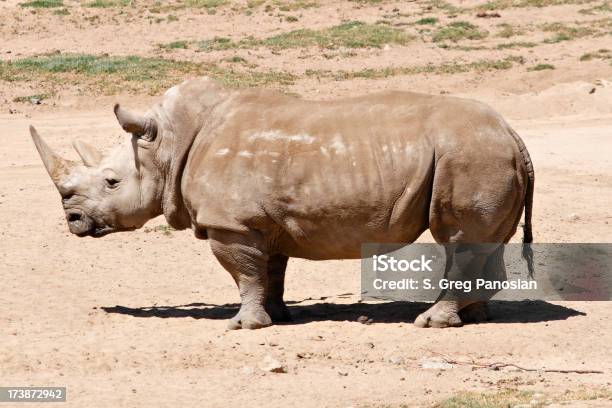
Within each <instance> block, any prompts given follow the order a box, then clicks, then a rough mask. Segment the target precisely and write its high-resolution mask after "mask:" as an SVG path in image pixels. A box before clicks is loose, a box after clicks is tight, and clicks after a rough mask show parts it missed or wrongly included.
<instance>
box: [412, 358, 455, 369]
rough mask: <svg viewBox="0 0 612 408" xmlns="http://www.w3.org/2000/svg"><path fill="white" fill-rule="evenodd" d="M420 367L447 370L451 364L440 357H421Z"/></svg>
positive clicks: (451, 366)
mask: <svg viewBox="0 0 612 408" xmlns="http://www.w3.org/2000/svg"><path fill="white" fill-rule="evenodd" d="M420 365H421V368H424V369H427V370H449V369H451V368H453V365H452V364H450V363H447V362H446V361H444V360H442V359H440V358H422V359H421V361H420Z"/></svg>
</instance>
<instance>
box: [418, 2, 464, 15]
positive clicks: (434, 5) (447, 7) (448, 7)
mask: <svg viewBox="0 0 612 408" xmlns="http://www.w3.org/2000/svg"><path fill="white" fill-rule="evenodd" d="M424 6H425V9H426V10H432V9H436V10H442V11H445V12H446V15H447V16H456V15H457V14H459V13H460V12H463V11H465V9H460V8H457V7H455V6H453V5H452V4H450V3H448V2H447V1H446V0H429V1H427V2H426V3H424Z"/></svg>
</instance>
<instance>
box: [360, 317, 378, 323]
mask: <svg viewBox="0 0 612 408" xmlns="http://www.w3.org/2000/svg"><path fill="white" fill-rule="evenodd" d="M357 321H358V322H359V323H361V324H372V323H374V319H370V318H369V317H368V316H359V317H358V318H357Z"/></svg>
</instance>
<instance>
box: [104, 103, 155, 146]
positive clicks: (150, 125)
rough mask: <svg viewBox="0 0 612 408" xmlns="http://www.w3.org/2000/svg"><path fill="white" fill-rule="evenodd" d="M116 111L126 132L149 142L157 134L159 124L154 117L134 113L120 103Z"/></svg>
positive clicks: (116, 106)
mask: <svg viewBox="0 0 612 408" xmlns="http://www.w3.org/2000/svg"><path fill="white" fill-rule="evenodd" d="M114 111H115V116H116V117H117V120H118V121H119V124H120V125H121V127H122V128H123V130H125V131H126V132H128V133H131V134H133V135H134V136H136V137H139V138H141V139H144V140H147V141H149V142H151V141H153V140H154V139H155V137H156V136H157V124H156V123H155V120H154V119H152V118H147V117H145V116H142V115H138V114H136V113H132V112H130V111H128V110H126V109H123V108H122V107H121V106H119V104H116V105H115V108H114Z"/></svg>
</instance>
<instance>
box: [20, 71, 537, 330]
mask: <svg viewBox="0 0 612 408" xmlns="http://www.w3.org/2000/svg"><path fill="white" fill-rule="evenodd" d="M114 113H115V115H116V118H117V120H118V122H119V124H120V125H121V127H122V128H123V129H124V130H125V131H126V132H128V133H130V134H131V137H129V138H126V140H125V142H124V143H123V144H120V145H118V146H116V147H115V148H114V149H113V150H112V151H110V152H109V153H108V154H107V155H102V154H101V153H99V152H98V151H97V150H96V149H95V148H94V147H92V146H90V145H88V144H86V143H84V142H80V141H76V142H75V143H74V147H75V149H76V151H77V152H78V154H79V155H80V157H81V158H82V161H83V163H82V164H77V163H76V162H71V161H68V160H65V159H63V158H61V157H59V156H58V155H57V154H55V153H54V152H53V151H52V150H51V149H50V148H49V146H48V145H47V144H46V143H45V142H44V141H43V139H42V138H41V137H40V136H39V135H38V133H37V131H36V130H35V129H34V128H33V127H30V132H31V135H32V138H33V140H34V143H35V145H36V147H37V149H38V152H39V153H40V156H41V158H42V161H43V163H44V165H45V167H46V169H47V171H48V173H49V175H50V176H51V179H52V180H53V182H54V184H55V186H56V187H57V189H58V190H59V193H60V195H61V199H62V204H63V207H64V211H65V214H66V220H67V222H68V227H69V229H70V231H71V232H72V233H73V234H76V235H78V236H92V237H101V236H103V235H106V234H108V233H111V232H117V231H130V230H134V229H137V228H140V227H142V226H143V225H144V224H145V223H146V222H147V221H148V220H150V219H151V218H153V217H156V216H158V215H161V214H163V215H164V216H165V218H166V220H167V222H168V224H169V225H170V226H172V227H173V228H175V229H177V230H181V229H187V228H191V229H192V230H193V231H194V234H195V236H196V237H197V238H200V239H207V240H209V241H210V246H211V249H212V252H213V254H214V255H215V256H216V258H217V259H218V261H219V262H220V263H221V265H222V266H223V267H224V268H225V269H226V270H227V271H228V272H229V273H230V274H231V276H232V277H233V278H234V280H235V282H236V284H237V286H238V289H239V292H240V297H241V307H240V309H239V311H238V313H237V314H236V316H234V317H233V318H232V319H230V321H229V324H228V328H230V329H238V328H246V329H255V328H261V327H265V326H269V325H271V324H272V322H281V321H288V320H290V318H291V315H290V313H289V310H288V308H287V306H286V305H285V303H284V301H283V292H284V277H285V269H286V266H287V261H288V259H289V258H290V257H297V258H306V259H312V260H327V259H351V258H352V259H356V258H360V257H361V244H362V243H365V242H377V243H397V242H401V243H410V242H413V241H415V240H416V239H417V238H418V237H419V236H420V235H421V234H422V233H423V232H424V231H425V230H427V229H429V230H430V231H431V234H432V236H433V237H434V239H435V240H436V241H437V242H441V243H457V244H458V243H471V242H487V243H500V244H501V243H505V242H508V241H509V240H510V238H511V237H512V236H513V235H514V234H515V232H516V229H517V226H518V224H519V222H520V219H521V215H522V213H523V208H524V211H525V222H524V228H523V229H524V237H523V241H524V242H525V243H530V242H531V241H532V232H531V212H532V201H533V189H534V171H533V166H532V163H531V159H530V157H529V154H528V152H527V149H526V148H525V145H524V143H523V141H522V140H521V139H520V137H519V136H518V135H517V134H516V133H515V132H514V131H513V130H512V129H511V128H510V127H509V125H508V124H507V123H506V122H505V121H504V120H503V119H502V117H501V116H500V115H499V114H497V113H496V112H494V111H493V110H492V109H491V108H489V107H488V106H486V105H484V104H482V103H479V102H476V101H473V100H468V99H460V98H455V97H448V96H433V95H425V94H419V93H412V92H400V91H393V92H382V93H375V94H370V95H366V96H359V97H351V98H345V99H338V100H331V101H311V100H303V99H300V98H296V97H294V96H290V95H287V94H284V93H281V92H278V91H273V90H266V89H242V90H236V89H228V88H225V87H224V86H222V85H221V84H219V83H217V82H216V81H215V80H213V79H210V78H207V77H203V78H197V79H191V80H187V81H185V82H183V83H182V84H180V85H177V86H175V87H172V88H170V89H169V90H168V91H167V92H166V93H165V94H164V95H163V97H162V98H161V99H160V101H159V102H158V103H156V104H155V105H154V106H153V107H152V108H151V109H149V110H148V111H147V112H146V113H145V114H142V115H141V114H136V113H133V112H130V111H128V110H126V109H124V108H122V107H120V106H119V105H115V108H114ZM483 256H484V259H483V261H484V262H485V263H486V262H487V261H489V260H491V259H493V258H494V257H495V256H496V254H495V253H486V254H484V255H483ZM502 267H503V263H502ZM485 306H486V305H484V304H483V302H476V301H472V300H469V299H460V300H449V299H447V298H445V297H444V296H441V297H440V298H439V299H438V301H437V302H436V303H435V304H434V305H432V306H431V307H430V308H429V309H428V310H427V311H425V312H423V313H422V314H421V315H419V316H418V317H417V318H416V320H415V324H416V325H417V326H419V327H449V326H459V325H461V324H462V319H464V320H465V319H469V318H471V317H470V316H472V317H473V316H480V317H483V314H484V313H485V311H486V309H485ZM466 316H467V317H466Z"/></svg>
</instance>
